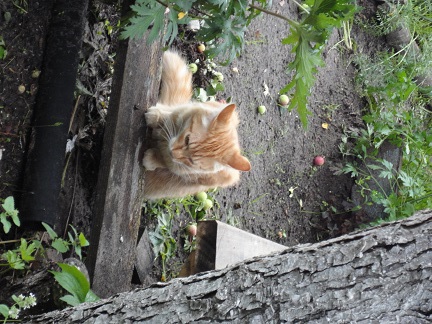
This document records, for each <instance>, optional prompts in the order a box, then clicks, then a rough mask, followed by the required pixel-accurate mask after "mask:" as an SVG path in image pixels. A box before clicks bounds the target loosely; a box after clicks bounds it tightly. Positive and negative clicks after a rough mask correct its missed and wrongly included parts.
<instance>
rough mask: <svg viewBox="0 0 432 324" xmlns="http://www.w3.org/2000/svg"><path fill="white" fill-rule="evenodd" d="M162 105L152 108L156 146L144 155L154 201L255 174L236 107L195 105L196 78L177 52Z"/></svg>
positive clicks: (168, 63)
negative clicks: (244, 149)
mask: <svg viewBox="0 0 432 324" xmlns="http://www.w3.org/2000/svg"><path fill="white" fill-rule="evenodd" d="M162 68H163V70H162V87H161V93H160V99H159V103H158V104H157V105H156V106H154V107H151V108H149V109H148V111H147V113H146V121H147V125H148V126H150V127H152V128H153V134H154V138H155V140H156V147H155V148H151V149H148V150H147V151H146V152H145V155H144V161H143V163H144V166H145V167H146V175H145V189H144V194H145V197H146V198H148V199H157V198H170V197H183V196H185V195H188V194H194V193H197V192H199V191H204V190H208V189H210V188H215V187H227V186H231V185H233V184H235V183H237V182H238V181H239V178H240V172H239V171H249V170H250V168H251V166H250V163H249V161H248V159H247V158H245V157H244V156H242V155H241V153H240V146H239V141H238V136H237V125H238V122H239V121H238V115H237V113H236V111H235V108H236V107H235V105H233V104H229V105H227V104H222V103H217V102H206V103H200V102H194V101H191V97H192V75H191V73H190V72H189V71H188V69H187V65H186V62H185V61H184V60H183V59H182V58H181V57H180V56H179V55H178V54H177V53H175V52H172V51H167V52H165V54H164V57H163V65H162Z"/></svg>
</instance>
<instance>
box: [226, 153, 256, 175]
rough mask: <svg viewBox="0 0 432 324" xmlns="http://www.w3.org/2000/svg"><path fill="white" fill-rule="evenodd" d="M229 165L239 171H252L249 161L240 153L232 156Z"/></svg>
mask: <svg viewBox="0 0 432 324" xmlns="http://www.w3.org/2000/svg"><path fill="white" fill-rule="evenodd" d="M228 165H229V166H230V167H232V168H234V169H236V170H239V171H250V169H251V164H250V162H249V160H248V159H247V158H245V157H244V156H243V155H241V154H240V153H236V154H234V155H231V157H230V159H229V160H228Z"/></svg>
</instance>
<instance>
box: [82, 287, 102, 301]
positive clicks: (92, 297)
mask: <svg viewBox="0 0 432 324" xmlns="http://www.w3.org/2000/svg"><path fill="white" fill-rule="evenodd" d="M98 300H100V298H99V296H98V295H96V294H95V293H94V292H93V291H92V290H89V291H88V292H87V295H86V297H85V301H86V302H95V301H98Z"/></svg>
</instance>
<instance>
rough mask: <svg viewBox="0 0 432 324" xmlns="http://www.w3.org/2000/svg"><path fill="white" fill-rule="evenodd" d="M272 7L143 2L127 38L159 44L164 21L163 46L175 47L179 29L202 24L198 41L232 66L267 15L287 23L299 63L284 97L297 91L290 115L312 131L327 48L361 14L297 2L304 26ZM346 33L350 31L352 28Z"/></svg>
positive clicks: (323, 1)
mask: <svg viewBox="0 0 432 324" xmlns="http://www.w3.org/2000/svg"><path fill="white" fill-rule="evenodd" d="M268 3H271V2H270V1H269V2H268V1H265V0H257V1H251V3H250V1H247V0H241V1H234V0H230V1H227V0H213V1H202V0H196V1H184V0H176V1H168V0H167V1H163V0H139V1H137V2H136V4H135V5H133V6H131V9H132V11H133V13H134V15H133V17H132V18H130V20H129V24H128V25H127V26H126V27H125V28H124V31H123V33H122V37H124V38H127V37H131V38H133V37H139V36H142V35H144V33H145V32H146V31H147V29H148V28H150V33H149V35H148V41H149V42H153V41H154V40H156V38H157V37H158V36H159V34H160V33H161V31H162V30H163V27H164V20H165V18H167V20H168V24H167V27H166V29H165V30H164V33H165V35H164V37H163V42H168V45H170V44H171V43H172V42H173V40H174V38H175V37H176V35H177V34H178V25H179V24H187V23H188V22H189V21H190V20H191V19H200V20H202V21H204V24H203V27H202V28H200V29H199V30H198V32H197V33H196V39H197V40H198V41H200V42H206V43H207V44H208V45H210V46H207V49H206V54H207V56H208V57H209V58H214V57H216V56H220V57H222V58H223V60H224V63H225V64H227V63H229V62H231V61H232V60H233V59H234V58H235V57H236V55H239V54H240V53H241V51H242V49H243V46H244V34H245V32H246V30H247V27H248V26H249V24H250V23H251V21H252V20H253V19H254V18H255V17H257V16H258V15H259V14H260V13H261V12H264V13H266V14H270V15H273V16H275V17H278V18H281V19H283V20H284V21H285V22H287V23H288V24H289V25H290V26H291V30H290V32H291V34H290V36H288V37H286V38H284V39H283V40H282V43H283V44H287V45H292V52H293V53H294V54H295V59H294V61H293V62H292V63H290V64H289V65H288V69H289V70H292V71H294V76H293V78H292V81H291V82H289V83H288V84H287V85H286V86H285V87H284V88H283V89H282V90H281V91H280V93H281V94H282V93H287V92H289V91H293V93H292V100H291V102H290V105H289V107H288V109H290V110H291V109H293V108H296V109H297V111H298V113H299V117H300V120H301V122H302V124H303V126H305V127H306V126H307V116H308V115H310V112H309V110H308V109H307V97H308V96H309V94H310V91H311V88H312V86H313V84H314V81H315V73H316V71H317V67H319V66H322V65H323V64H324V62H323V60H322V58H321V54H322V51H323V49H324V45H325V43H326V41H327V39H328V37H329V35H330V32H331V31H332V30H333V28H336V27H341V26H342V23H343V22H346V21H350V20H352V18H353V16H354V13H355V11H356V6H355V1H353V0H306V1H305V2H304V5H301V4H298V3H297V2H296V3H297V4H298V5H299V7H300V9H301V10H302V13H303V14H302V19H301V21H300V22H297V21H294V20H292V19H289V18H287V17H284V16H282V15H280V14H278V13H276V12H272V11H270V10H268V9H267V5H268ZM185 13H187V15H185ZM345 30H346V32H348V30H349V28H347V25H345ZM345 38H347V37H346V36H345Z"/></svg>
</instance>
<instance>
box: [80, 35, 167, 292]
mask: <svg viewBox="0 0 432 324" xmlns="http://www.w3.org/2000/svg"><path fill="white" fill-rule="evenodd" d="M160 48H161V46H160V44H158V43H154V44H153V45H148V44H147V43H146V38H143V39H139V40H129V41H128V42H125V41H124V42H121V43H120V45H119V49H118V51H117V56H116V65H115V67H114V71H115V72H114V79H113V87H112V93H111V101H110V105H109V110H108V115H107V124H106V128H105V136H104V142H103V150H102V158H101V164H100V170H99V177H98V185H97V188H96V190H97V191H96V192H97V196H96V201H95V206H94V219H93V221H92V229H91V237H90V249H89V255H88V257H87V260H88V264H87V266H88V268H89V273H90V277H91V278H92V289H93V290H94V291H95V293H96V294H98V295H99V296H101V297H108V296H111V295H113V294H115V293H118V292H122V291H126V290H128V289H130V287H131V279H132V273H133V268H134V263H135V254H136V245H137V235H138V228H139V223H140V216H141V205H142V200H143V185H144V169H143V168H142V166H141V165H142V164H141V160H142V155H143V144H144V139H145V129H146V127H145V120H144V113H145V111H146V109H147V108H148V107H150V106H152V105H154V104H155V103H156V102H157V97H158V93H159V84H160V67H161V65H160V59H161V50H160Z"/></svg>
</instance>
